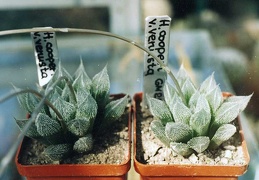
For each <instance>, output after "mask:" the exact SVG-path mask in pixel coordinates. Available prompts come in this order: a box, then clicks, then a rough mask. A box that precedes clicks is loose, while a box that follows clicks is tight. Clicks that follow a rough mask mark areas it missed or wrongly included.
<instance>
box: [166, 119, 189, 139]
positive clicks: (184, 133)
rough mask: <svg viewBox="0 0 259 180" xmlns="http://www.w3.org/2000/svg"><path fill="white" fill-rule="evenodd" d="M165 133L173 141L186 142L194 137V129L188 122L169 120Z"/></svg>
mask: <svg viewBox="0 0 259 180" xmlns="http://www.w3.org/2000/svg"><path fill="white" fill-rule="evenodd" d="M165 134H166V136H167V138H168V139H170V141H171V142H183V143H184V142H186V141H188V140H189V139H190V138H191V137H192V130H191V129H190V127H189V126H188V125H187V124H184V123H181V122H176V123H175V122H169V123H167V124H166V126H165Z"/></svg>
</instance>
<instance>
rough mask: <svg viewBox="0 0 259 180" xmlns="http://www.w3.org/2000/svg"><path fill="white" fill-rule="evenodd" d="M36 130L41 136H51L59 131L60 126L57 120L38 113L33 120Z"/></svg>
mask: <svg viewBox="0 0 259 180" xmlns="http://www.w3.org/2000/svg"><path fill="white" fill-rule="evenodd" d="M35 125H36V127H37V131H38V133H39V134H40V135H41V136H51V135H53V134H57V133H59V132H60V131H61V126H60V124H59V123H58V122H57V120H54V119H51V118H50V117H49V116H47V115H46V114H43V113H39V114H38V115H37V117H36V120H35Z"/></svg>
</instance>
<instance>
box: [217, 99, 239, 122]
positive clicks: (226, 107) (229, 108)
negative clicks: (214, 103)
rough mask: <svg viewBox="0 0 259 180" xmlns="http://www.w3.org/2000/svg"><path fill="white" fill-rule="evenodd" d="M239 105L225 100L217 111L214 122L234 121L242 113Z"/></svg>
mask: <svg viewBox="0 0 259 180" xmlns="http://www.w3.org/2000/svg"><path fill="white" fill-rule="evenodd" d="M239 106H240V105H239V103H236V102H224V103H223V104H222V105H221V106H220V107H219V109H218V110H217V111H216V113H215V121H214V123H215V124H217V125H221V124H227V123H230V122H231V121H233V120H234V119H235V118H236V117H237V116H238V114H239V113H240V111H239Z"/></svg>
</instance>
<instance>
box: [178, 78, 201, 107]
mask: <svg viewBox="0 0 259 180" xmlns="http://www.w3.org/2000/svg"><path fill="white" fill-rule="evenodd" d="M182 91H183V94H184V97H185V100H186V101H187V102H188V101H189V99H190V98H191V96H192V95H193V94H194V93H195V92H196V91H197V90H196V88H195V86H194V85H193V83H192V82H191V80H190V79H186V81H185V82H184V84H183V86H182Z"/></svg>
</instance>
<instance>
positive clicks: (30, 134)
mask: <svg viewBox="0 0 259 180" xmlns="http://www.w3.org/2000/svg"><path fill="white" fill-rule="evenodd" d="M29 121H30V120H29V119H22V120H18V119H15V122H16V124H17V125H18V127H19V129H20V130H21V131H22V129H23V128H24V127H25V125H26V123H28V122H29ZM25 136H27V137H30V138H35V139H36V138H38V137H40V134H39V133H38V131H37V127H36V125H35V123H32V124H31V126H30V128H29V129H28V131H27V132H26V133H25Z"/></svg>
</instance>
